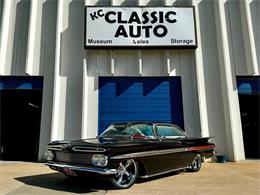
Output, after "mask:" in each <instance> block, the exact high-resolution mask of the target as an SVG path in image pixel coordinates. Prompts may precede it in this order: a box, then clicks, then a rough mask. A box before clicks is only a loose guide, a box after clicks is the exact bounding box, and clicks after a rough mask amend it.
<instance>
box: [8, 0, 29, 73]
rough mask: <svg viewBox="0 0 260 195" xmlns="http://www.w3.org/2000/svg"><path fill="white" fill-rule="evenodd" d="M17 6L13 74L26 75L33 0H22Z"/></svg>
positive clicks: (12, 63)
mask: <svg viewBox="0 0 260 195" xmlns="http://www.w3.org/2000/svg"><path fill="white" fill-rule="evenodd" d="M16 6H17V7H16V18H15V27H14V41H13V51H12V61H11V67H12V69H11V74H13V75H25V66H26V55H27V42H28V41H27V40H28V29H29V21H30V20H29V16H30V6H31V1H29V0H21V1H19V2H18V3H17V5H16Z"/></svg>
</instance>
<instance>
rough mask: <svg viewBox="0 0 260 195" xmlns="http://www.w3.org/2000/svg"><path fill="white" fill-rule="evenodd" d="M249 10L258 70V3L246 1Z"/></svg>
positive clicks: (259, 10) (256, 1)
mask: <svg viewBox="0 0 260 195" xmlns="http://www.w3.org/2000/svg"><path fill="white" fill-rule="evenodd" d="M248 3H250V4H249V6H250V9H251V20H252V25H253V33H254V40H255V50H256V56H257V63H258V70H260V20H259V18H260V1H259V0H251V1H248Z"/></svg>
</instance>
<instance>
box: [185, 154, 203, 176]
mask: <svg viewBox="0 0 260 195" xmlns="http://www.w3.org/2000/svg"><path fill="white" fill-rule="evenodd" d="M201 165H202V157H201V155H200V154H197V155H196V156H195V158H194V160H193V162H192V164H191V166H190V167H189V168H188V169H187V170H188V171H190V172H198V171H199V170H200V168H201Z"/></svg>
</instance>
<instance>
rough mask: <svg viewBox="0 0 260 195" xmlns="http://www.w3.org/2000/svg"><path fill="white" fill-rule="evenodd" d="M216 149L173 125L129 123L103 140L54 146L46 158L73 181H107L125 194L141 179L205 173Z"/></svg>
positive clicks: (110, 130) (114, 126) (116, 126)
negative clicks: (204, 163)
mask: <svg viewBox="0 0 260 195" xmlns="http://www.w3.org/2000/svg"><path fill="white" fill-rule="evenodd" d="M214 147H215V145H214V144H213V143H210V142H209V138H207V137H206V138H191V137H188V136H187V135H186V133H185V132H184V131H183V130H182V129H181V128H179V127H178V126H176V125H173V124H161V123H152V122H127V123H116V124H112V125H110V126H109V127H108V128H107V129H106V130H105V131H104V132H103V133H102V134H101V135H100V136H98V137H97V138H93V139H82V140H76V141H64V140H63V141H53V142H51V143H50V144H49V145H48V147H47V151H46V154H45V156H46V161H47V162H46V165H48V166H49V167H50V168H51V169H54V170H57V171H60V172H62V173H64V174H65V175H67V176H69V177H77V176H81V175H88V174H90V173H91V174H95V175H102V177H104V176H105V177H106V178H107V179H109V180H110V182H111V183H112V184H113V185H114V186H115V187H116V188H121V189H123V188H129V187H130V186H132V185H133V184H134V183H135V181H136V179H137V178H138V177H141V178H148V177H152V176H156V175H160V174H164V173H168V172H171V171H177V170H187V171H192V172H196V171H199V170H200V168H201V164H202V161H203V159H204V158H210V157H212V156H213V152H214ZM84 173H85V174H84Z"/></svg>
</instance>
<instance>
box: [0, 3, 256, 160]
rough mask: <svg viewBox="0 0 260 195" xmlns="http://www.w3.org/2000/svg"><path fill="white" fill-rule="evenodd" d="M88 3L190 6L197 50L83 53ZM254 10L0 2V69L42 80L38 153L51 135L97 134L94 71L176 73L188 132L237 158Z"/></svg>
mask: <svg viewBox="0 0 260 195" xmlns="http://www.w3.org/2000/svg"><path fill="white" fill-rule="evenodd" d="M85 5H94V6H118V5H119V6H191V5H193V6H195V14H196V28H197V37H198V48H197V49H196V50H131V51H130V50H87V51H86V50H84V47H83V46H84V45H83V43H84V41H83V40H84V37H83V36H84V34H83V33H84V29H83V27H84V6H85ZM2 8H3V9H2ZM259 13H260V1H259V0H241V1H239V0H218V1H214V0H86V1H83V0H59V1H58V0H57V1H56V0H36V1H34V0H31V1H30V0H12V1H9V0H0V19H1V18H2V20H0V29H1V31H0V75H28V76H30V75H42V76H44V78H45V83H44V90H43V91H44V94H43V110H42V123H41V140H40V156H41V154H42V152H43V151H44V148H45V145H46V144H47V143H48V142H49V140H54V139H67V138H70V139H74V138H75V139H76V138H80V137H83V138H86V137H91V136H94V135H96V133H97V131H96V128H97V124H98V121H97V114H98V106H97V105H98V93H97V90H98V76H181V78H182V92H183V109H184V123H185V127H186V128H187V131H188V133H190V134H191V135H202V136H208V135H212V136H216V138H215V142H216V143H217V149H218V150H219V151H221V152H225V153H227V154H228V156H229V158H230V159H232V160H239V159H243V158H244V157H243V156H244V154H243V152H241V151H243V141H242V135H241V124H240V123H239V122H238V121H240V116H239V104H238V97H237V89H236V75H259V69H260V62H259V61H260V59H259V56H260V40H259V37H260V24H259V22H260V20H259ZM241 142H242V144H241Z"/></svg>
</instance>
